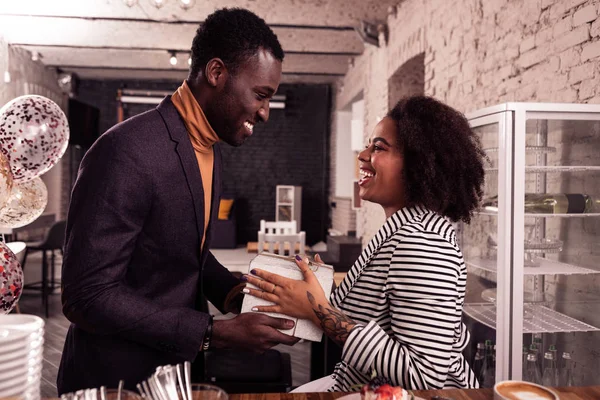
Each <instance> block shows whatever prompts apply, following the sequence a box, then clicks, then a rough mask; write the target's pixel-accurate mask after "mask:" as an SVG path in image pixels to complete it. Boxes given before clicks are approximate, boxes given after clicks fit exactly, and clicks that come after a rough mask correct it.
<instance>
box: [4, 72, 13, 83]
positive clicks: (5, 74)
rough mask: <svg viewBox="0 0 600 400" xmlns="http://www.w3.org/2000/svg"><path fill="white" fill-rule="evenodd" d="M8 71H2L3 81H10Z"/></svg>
mask: <svg viewBox="0 0 600 400" xmlns="http://www.w3.org/2000/svg"><path fill="white" fill-rule="evenodd" d="M10 81H11V79H10V72H8V71H4V83H10Z"/></svg>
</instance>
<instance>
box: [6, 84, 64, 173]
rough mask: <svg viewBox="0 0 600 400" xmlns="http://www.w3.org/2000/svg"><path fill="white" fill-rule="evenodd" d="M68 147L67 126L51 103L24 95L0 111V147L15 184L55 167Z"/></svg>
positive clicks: (43, 98) (55, 106) (40, 98)
mask: <svg viewBox="0 0 600 400" xmlns="http://www.w3.org/2000/svg"><path fill="white" fill-rule="evenodd" d="M68 146H69V123H68V122H67V117H65V114H64V113H63V112H62V110H61V109H60V107H59V106H58V105H57V104H56V103H55V102H53V101H52V100H50V99H48V98H46V97H42V96H34V95H27V96H21V97H17V98H16V99H13V100H11V101H10V102H8V103H7V104H6V105H5V106H4V107H2V109H1V110H0V147H1V148H2V152H3V153H4V155H6V156H7V157H8V161H9V162H10V167H11V170H12V173H13V178H14V180H15V182H25V181H29V180H31V179H33V178H35V177H36V176H40V175H42V174H43V173H44V172H46V171H48V170H49V169H50V168H52V167H53V166H54V164H56V162H57V161H58V160H59V159H60V158H61V157H62V156H63V154H65V151H66V150H67V147H68Z"/></svg>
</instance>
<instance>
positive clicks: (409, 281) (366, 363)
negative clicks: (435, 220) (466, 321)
mask: <svg viewBox="0 0 600 400" xmlns="http://www.w3.org/2000/svg"><path fill="white" fill-rule="evenodd" d="M393 240H394V239H393ZM395 240H396V243H395V248H394V251H393V254H392V258H391V263H390V268H389V273H388V277H387V279H386V282H385V288H384V290H385V293H386V297H387V298H388V304H389V312H390V314H391V333H386V332H385V331H384V330H383V328H381V327H380V326H378V325H377V324H376V323H375V322H374V321H372V322H370V323H368V324H367V325H366V326H361V325H359V326H357V327H356V328H355V329H354V330H353V331H352V332H351V334H350V336H349V337H348V340H347V341H346V343H345V345H344V349H343V353H342V359H343V361H345V362H346V363H348V365H350V366H352V368H354V369H356V370H357V371H359V372H361V373H362V374H364V375H369V373H370V371H371V370H372V369H373V368H374V369H375V370H376V372H377V375H379V376H385V377H387V378H388V379H389V380H390V381H391V382H392V383H393V384H394V385H399V386H402V387H409V388H422V389H438V388H443V387H444V385H445V382H446V380H447V377H448V372H449V369H450V368H451V366H452V363H453V362H454V361H455V360H451V354H452V353H453V352H452V347H453V343H454V340H455V329H456V326H457V324H460V312H458V313H457V301H458V299H459V294H458V285H459V278H460V268H461V260H462V258H461V256H460V252H459V251H458V249H457V248H456V247H455V246H454V245H452V244H451V243H449V241H448V240H447V239H445V238H443V237H442V236H440V234H438V233H432V232H428V231H422V230H415V231H412V232H410V233H409V234H408V235H407V236H404V237H403V238H402V239H395Z"/></svg>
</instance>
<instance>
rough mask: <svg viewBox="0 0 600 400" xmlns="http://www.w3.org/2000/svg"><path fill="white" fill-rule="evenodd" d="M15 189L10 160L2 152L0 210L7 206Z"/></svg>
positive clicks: (0, 155) (0, 163)
mask: <svg viewBox="0 0 600 400" xmlns="http://www.w3.org/2000/svg"><path fill="white" fill-rule="evenodd" d="M12 187H13V175H12V172H11V170H10V164H9V163H8V159H7V158H6V156H5V155H4V154H2V152H0V209H2V207H4V206H5V205H6V203H7V202H8V198H9V197H10V192H11V191H12Z"/></svg>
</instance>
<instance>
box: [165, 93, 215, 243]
mask: <svg viewBox="0 0 600 400" xmlns="http://www.w3.org/2000/svg"><path fill="white" fill-rule="evenodd" d="M157 110H158V112H159V113H160V114H161V115H162V117H163V120H164V121H165V124H166V126H167V130H168V131H169V135H171V140H173V141H174V142H176V143H177V145H176V146H175V151H176V152H177V155H178V156H179V159H180V160H181V166H182V168H183V172H184V174H185V179H186V181H187V183H188V187H189V189H190V193H191V194H192V199H193V202H194V211H195V213H196V228H197V229H198V235H199V237H200V238H202V234H203V232H204V218H205V215H204V187H203V186H202V177H201V176H200V168H199V167H198V160H197V159H196V153H195V152H194V148H193V147H192V142H191V141H190V139H189V136H188V131H187V129H186V127H185V124H184V123H183V120H182V119H181V116H180V115H179V113H178V112H177V109H176V108H175V106H174V105H173V103H172V102H171V96H167V97H166V98H165V99H164V100H163V101H162V102H161V103H160V104H159V105H158V107H157ZM198 250H200V246H198Z"/></svg>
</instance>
